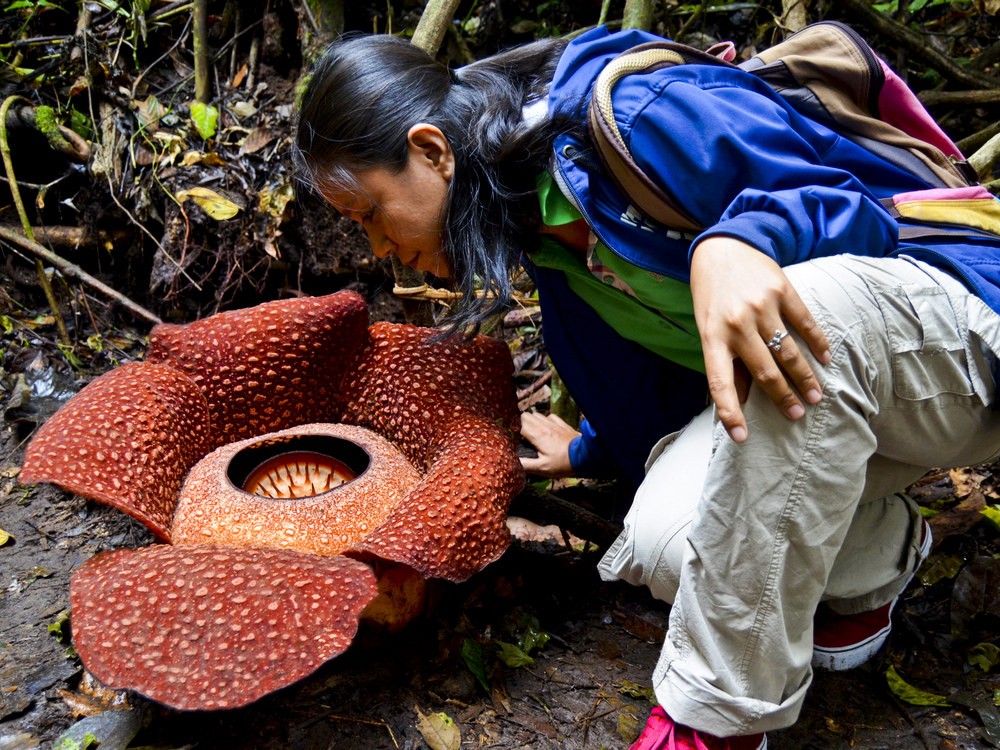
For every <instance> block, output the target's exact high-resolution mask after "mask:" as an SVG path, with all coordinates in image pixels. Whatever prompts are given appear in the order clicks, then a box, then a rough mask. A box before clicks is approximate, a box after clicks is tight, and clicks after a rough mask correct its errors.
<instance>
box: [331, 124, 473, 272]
mask: <svg viewBox="0 0 1000 750" xmlns="http://www.w3.org/2000/svg"><path fill="white" fill-rule="evenodd" d="M407 141H408V143H409V155H408V157H407V161H406V166H405V167H404V168H403V170H402V171H401V172H391V171H390V170H388V169H385V168H381V167H380V168H373V169H367V170H365V171H363V172H359V173H357V174H355V175H354V177H355V181H356V182H357V184H358V186H359V187H360V192H346V191H335V190H324V191H323V196H324V198H326V200H327V201H328V202H329V203H331V204H332V205H333V206H334V207H335V208H336V209H337V210H338V211H340V212H341V213H342V214H344V216H347V217H348V218H349V219H352V220H354V221H356V222H358V223H359V224H361V226H362V227H364V230H365V232H366V233H367V234H368V241H369V242H371V246H372V251H373V252H374V253H375V255H377V256H378V257H379V258H388V257H389V256H392V255H395V256H396V257H398V258H399V260H400V262H401V263H403V264H404V265H407V266H410V267H411V268H415V269H417V270H418V271H427V272H428V273H432V274H434V275H435V276H439V277H441V278H447V277H448V276H450V275H451V265H450V264H449V262H448V258H447V256H445V254H444V250H443V249H442V240H443V238H444V217H445V211H446V206H447V198H448V185H449V183H450V182H451V176H452V174H453V172H454V156H453V154H452V152H451V148H450V147H449V145H448V141H447V139H445V137H444V135H443V134H442V133H441V131H440V130H438V128H436V127H434V126H433V125H427V124H425V123H422V124H420V125H414V126H413V128H411V129H410V132H409V134H408V136H407Z"/></svg>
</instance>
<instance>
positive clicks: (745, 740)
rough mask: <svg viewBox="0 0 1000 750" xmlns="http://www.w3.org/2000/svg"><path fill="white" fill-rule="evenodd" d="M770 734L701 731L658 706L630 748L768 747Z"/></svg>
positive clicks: (736, 749)
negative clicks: (678, 721)
mask: <svg viewBox="0 0 1000 750" xmlns="http://www.w3.org/2000/svg"><path fill="white" fill-rule="evenodd" d="M766 748H767V735H765V734H751V735H747V736H745V737H715V736H714V735H711V734H705V733H704V732H698V731H695V730H694V729H691V728H690V727H686V726H684V725H683V724H675V723H674V720H673V719H671V718H670V717H669V716H667V712H666V711H664V710H663V709H662V708H660V707H659V706H657V707H656V708H654V709H653V711H652V713H650V714H649V719H648V720H647V721H646V728H645V729H643V730H642V734H640V735H639V739H637V740H636V741H635V742H634V743H633V744H632V747H631V749H630V750H766Z"/></svg>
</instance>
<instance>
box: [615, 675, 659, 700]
mask: <svg viewBox="0 0 1000 750" xmlns="http://www.w3.org/2000/svg"><path fill="white" fill-rule="evenodd" d="M617 688H618V692H619V693H621V694H622V695H627V696H628V697H629V698H643V699H645V700H647V701H649V702H650V703H652V704H653V705H654V706H655V705H656V693H654V692H653V687H652V685H640V684H639V683H638V682H633V681H632V680H622V681H621V683H620V684H618V685H617Z"/></svg>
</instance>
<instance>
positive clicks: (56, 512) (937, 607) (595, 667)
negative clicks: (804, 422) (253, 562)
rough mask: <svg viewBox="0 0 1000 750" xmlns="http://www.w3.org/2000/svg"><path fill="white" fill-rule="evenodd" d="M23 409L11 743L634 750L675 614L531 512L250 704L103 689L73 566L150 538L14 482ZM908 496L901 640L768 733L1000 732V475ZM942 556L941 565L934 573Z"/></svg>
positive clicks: (807, 736)
mask: <svg viewBox="0 0 1000 750" xmlns="http://www.w3.org/2000/svg"><path fill="white" fill-rule="evenodd" d="M36 401H39V402H44V399H36ZM42 405H44V404H42ZM24 411H25V410H24V409H23V408H21V407H14V406H11V404H10V401H8V402H7V403H6V408H5V412H4V416H5V419H6V421H5V423H4V425H3V432H2V435H0V529H2V530H3V532H6V533H7V534H9V535H10V539H9V541H7V542H6V543H5V544H3V545H2V546H0V573H2V580H0V750H15V749H20V748H33V747H44V748H48V747H57V746H60V747H67V748H71V747H87V745H86V744H85V743H79V742H78V743H77V744H73V743H72V742H69V743H68V744H66V743H64V744H61V745H60V744H58V743H57V740H58V739H59V738H60V736H61V735H63V733H64V732H66V731H67V730H68V729H69V728H70V727H74V725H75V727H74V728H73V729H72V730H70V732H71V733H70V735H68V736H64V737H63V738H62V739H63V740H66V739H68V738H72V737H73V736H76V737H77V740H79V739H80V738H82V737H83V736H84V734H85V731H84V730H86V731H90V732H91V733H92V734H94V735H95V736H96V737H99V738H100V739H101V740H102V741H101V743H100V744H99V745H91V746H92V747H98V748H100V749H101V750H107V749H108V748H117V747H121V748H125V747H133V748H138V747H142V748H177V749H179V748H228V749H241V748H247V749H250V748H254V749H261V750H265V749H269V748H275V749H278V748H282V749H285V750H288V749H291V750H313V748H315V749H316V750H326V749H328V748H386V749H387V750H389V749H393V748H424V747H430V748H432V750H434V748H437V747H448V745H447V744H435V743H436V742H437V740H435V739H434V736H433V733H431V734H428V731H429V730H427V729H426V727H425V728H424V729H423V732H422V731H421V725H420V719H421V714H423V715H425V716H432V715H434V714H437V713H443V714H446V715H447V716H449V717H450V718H451V719H452V720H453V721H454V722H455V724H456V726H457V728H458V730H459V732H460V736H461V747H463V748H523V747H531V748H567V749H573V748H581V749H583V748H593V749H595V750H596V749H598V748H624V747H627V746H628V744H629V743H630V742H631V741H632V740H634V739H635V737H636V735H637V733H638V732H639V729H640V728H641V726H642V724H643V723H644V721H645V718H646V715H647V714H648V712H649V709H650V708H651V705H652V704H651V703H650V692H649V679H650V675H651V672H652V669H653V666H654V665H655V663H656V659H657V656H658V653H659V644H660V643H661V642H662V639H663V635H664V629H665V626H666V622H667V616H668V612H669V608H668V607H667V606H666V605H664V604H662V603H659V602H656V601H655V600H653V599H652V598H651V597H650V596H649V594H648V592H646V591H645V590H644V589H637V588H633V587H631V586H628V585H626V584H609V583H604V582H601V581H600V580H599V579H598V576H597V574H596V572H595V563H596V561H597V559H598V556H599V554H600V551H599V550H596V549H594V547H593V546H592V545H591V546H590V548H589V550H587V549H583V550H581V549H580V545H579V544H576V545H572V546H568V545H567V544H566V543H565V542H564V541H563V537H562V535H561V534H559V533H554V532H553V531H552V529H547V530H543V531H541V532H539V531H538V530H537V529H534V528H532V527H530V526H528V527H527V531H525V530H524V528H523V527H522V526H520V525H519V526H517V528H518V535H517V537H516V538H515V541H514V543H513V545H512V546H511V548H510V550H509V551H508V552H507V553H506V554H505V555H504V556H503V557H502V558H501V559H500V560H499V561H498V562H497V563H495V564H493V565H491V566H489V567H488V568H487V569H486V570H484V571H482V572H481V573H480V574H478V575H476V576H474V577H473V578H472V579H471V580H469V581H467V582H466V583H463V584H457V585H456V584H441V585H440V586H438V587H437V588H436V593H435V596H434V597H433V599H434V604H433V606H431V607H430V608H429V609H428V611H427V612H426V613H425V615H424V616H423V617H422V618H421V619H420V620H419V621H418V622H417V623H415V624H413V625H411V626H410V627H409V628H408V629H406V630H405V631H403V632H401V633H397V634H395V635H385V634H376V633H364V632H363V633H362V637H360V638H359V639H358V640H357V641H356V643H355V644H354V645H353V646H352V647H351V649H350V650H349V651H348V652H347V653H345V654H344V655H342V656H341V657H339V658H337V659H334V660H333V661H331V662H329V663H328V664H327V665H325V666H324V667H322V668H321V669H320V670H319V671H318V672H316V673H314V674H313V675H312V676H310V677H309V678H307V679H305V680H303V681H302V682H300V683H298V684H296V685H293V686H291V687H289V688H286V689H284V690H282V691H280V692H278V693H275V694H272V695H270V696H267V697H265V698H264V699H262V700H260V701H258V702H257V703H254V704H252V705H250V706H248V707H246V708H243V709H239V710H233V711H223V712H205V713H197V712H179V711H173V710H168V709H165V708H163V707H161V706H157V705H155V704H151V703H149V702H148V701H145V700H144V699H142V698H141V697H139V696H136V695H126V694H124V693H119V694H112V696H111V698H109V697H108V696H107V695H105V694H102V693H101V691H100V690H98V689H97V688H95V686H94V685H93V684H92V683H91V682H90V681H89V680H87V679H86V676H85V672H84V670H83V669H82V667H81V665H80V663H79V660H78V659H77V658H76V657H75V654H74V653H73V652H72V650H71V648H70V642H69V637H68V636H69V634H70V631H69V628H68V627H67V626H66V625H65V624H64V623H63V620H64V618H65V613H66V610H67V608H68V606H69V600H68V588H69V587H68V582H69V576H70V573H71V571H72V570H73V569H74V568H75V567H76V566H78V565H79V564H81V563H82V562H83V561H84V560H86V559H88V558H90V557H91V556H93V555H94V554H96V553H97V552H99V551H102V550H105V549H108V548H113V547H120V546H136V545H141V544H145V543H148V542H149V541H150V539H149V535H148V533H147V532H146V530H145V529H144V528H143V527H141V526H140V525H138V524H137V523H135V522H133V521H131V520H130V519H128V518H127V517H125V516H124V515H122V514H121V513H119V512H117V511H115V510H113V509H110V508H106V507H103V506H99V505H96V504H93V503H90V502H88V501H85V500H83V499H82V498H79V497H76V496H72V495H69V494H67V493H65V492H63V491H61V490H59V489H57V488H54V487H52V486H49V485H36V486H24V485H21V484H19V483H18V481H17V478H16V475H17V470H18V467H19V466H20V465H21V458H22V451H23V446H24V442H25V437H26V431H27V429H29V428H30V425H27V426H26V423H25V420H24ZM613 490H614V488H613V486H612V488H611V490H608V489H607V488H604V489H602V488H595V490H594V492H593V493H592V494H593V496H594V497H596V498H597V500H598V502H601V501H602V499H601V498H602V497H603V498H605V499H606V500H607V502H608V503H609V504H608V506H607V508H606V512H607V513H609V514H610V512H611V511H610V508H611V506H612V505H613V504H614V502H615V498H614V494H615V493H614V491H613ZM911 491H912V493H913V494H914V495H915V496H917V497H918V498H919V499H920V501H921V502H922V503H924V504H925V505H927V506H928V507H931V508H935V509H938V510H941V513H940V514H939V515H937V516H936V517H935V518H934V519H932V522H933V523H934V525H935V534H936V540H937V541H938V542H939V544H938V546H937V548H936V550H935V553H934V554H933V555H932V557H931V558H930V559H929V561H928V563H927V564H925V567H924V569H923V573H922V576H921V578H922V580H925V581H927V582H928V583H927V584H926V585H925V584H924V583H922V582H921V580H917V581H916V582H915V583H914V584H912V585H911V587H910V589H909V590H908V592H907V594H906V596H905V597H904V598H903V600H902V601H901V604H900V606H898V607H897V609H896V611H895V615H894V620H895V629H894V632H893V635H892V638H891V639H890V644H889V646H888V647H887V648H885V649H884V650H883V652H882V653H880V654H879V656H878V657H877V658H876V659H875V660H874V661H873V662H871V663H870V664H868V665H865V666H864V667H862V668H859V669H856V670H853V671H849V672H843V673H823V672H819V673H817V674H816V676H815V680H814V683H813V686H812V688H811V690H810V692H809V695H808V698H807V700H806V704H805V708H804V711H803V714H802V717H801V719H800V721H799V722H798V724H796V725H795V726H794V727H793V728H791V729H787V730H783V731H778V732H773V733H771V735H770V737H769V742H770V744H769V747H771V748H774V749H775V750H792V749H795V750H801V749H805V748H813V749H816V750H820V749H827V748H829V749H831V750H832V749H833V748H849V747H850V748H864V749H865V750H911V749H914V750H916V749H922V750H938V749H940V750H959V749H962V750H973V749H976V748H988V747H991V746H995V745H993V744H991V742H990V741H989V738H988V736H987V735H988V733H989V732H993V738H994V741H995V738H996V737H997V732H998V727H1000V721H998V716H997V711H996V708H995V707H994V698H995V696H996V695H997V691H998V690H1000V677H997V676H996V674H995V673H990V672H989V671H985V672H984V671H983V669H982V668H980V667H976V666H972V665H970V654H974V653H979V652H985V656H984V658H986V662H985V665H986V667H987V669H989V664H990V662H989V658H988V655H989V653H990V649H989V648H985V647H982V644H981V642H982V641H991V640H995V634H996V632H997V628H996V624H997V622H998V617H997V615H998V614H1000V602H998V596H1000V595H998V593H997V590H998V586H997V584H996V581H997V573H998V571H1000V566H998V565H997V556H998V555H997V553H998V550H1000V546H998V544H997V536H998V535H997V532H996V530H995V529H994V528H993V527H992V526H991V525H990V524H989V523H985V522H983V521H982V520H981V519H982V518H983V516H982V515H981V514H979V512H978V509H979V508H981V507H982V506H983V502H984V500H985V499H986V498H990V499H992V498H994V497H995V493H994V491H993V477H992V474H991V471H990V468H989V467H979V468H978V469H976V470H971V469H968V470H963V471H955V472H942V473H940V474H937V475H932V476H929V477H927V478H926V479H925V480H924V481H923V482H921V483H920V484H919V485H918V486H915V487H914V488H912V489H911ZM554 492H555V493H556V494H559V492H560V489H559V488H558V487H555V488H554ZM608 498H610V499H608ZM938 570H940V571H943V572H942V573H940V575H941V576H942V577H941V578H940V580H937V581H935V582H933V583H930V581H932V580H934V579H935V578H937V575H938V574H936V573H935V571H938ZM61 623H62V624H61ZM525 623H532V624H534V625H535V627H536V628H537V629H538V630H540V631H542V632H544V633H547V634H548V635H549V636H550V639H549V640H548V642H547V643H546V644H545V645H544V647H542V648H540V649H538V650H536V651H534V652H533V654H532V655H533V657H534V663H533V664H530V665H526V666H520V667H510V666H504V665H503V663H502V662H501V661H499V660H495V659H493V658H492V654H493V653H494V647H495V645H496V642H497V641H500V640H514V639H515V638H516V633H517V632H518V630H519V629H523V627H524V625H525ZM957 632H961V633H962V637H961V638H958V637H957V636H956V633H957ZM469 642H472V643H475V644H478V645H479V646H480V647H482V648H483V653H485V654H486V656H487V658H486V661H485V664H486V666H487V668H488V672H489V675H488V682H487V685H486V686H488V687H489V690H488V691H487V690H486V689H485V687H486V686H484V685H482V684H480V682H479V681H478V680H477V678H476V677H475V676H474V674H473V671H472V670H470V668H469V666H468V663H467V661H466V658H464V657H463V645H465V644H468V643H469ZM977 643H980V646H981V647H980V648H979V649H978V651H977V650H976V649H973V648H972V646H973V645H975V644H977ZM971 661H975V659H971ZM890 667H892V668H894V670H895V671H896V673H897V674H899V675H900V676H901V677H902V678H903V679H904V680H906V681H907V682H908V683H909V684H910V685H913V686H919V687H920V688H922V689H924V690H927V691H931V692H933V693H936V694H938V695H941V696H947V697H948V698H949V700H948V701H945V703H946V705H944V706H941V707H927V706H915V705H912V703H911V702H908V701H912V700H914V698H913V696H911V695H908V694H907V693H905V692H901V691H900V689H899V688H897V690H896V691H893V690H891V689H890V687H889V685H888V683H887V679H886V673H887V671H888V670H889V668H890ZM994 669H995V667H994ZM901 696H902V697H901ZM112 699H113V700H112ZM83 717H90V718H83ZM80 721H83V722H85V723H82V724H75V723H76V722H80ZM139 726H141V729H138V734H136V731H137V728H138V727H139ZM114 732H118V733H120V735H119V739H117V740H116V739H115V736H116V735H115V734H114ZM133 735H134V737H133ZM122 737H124V738H123V739H122ZM439 739H440V738H439Z"/></svg>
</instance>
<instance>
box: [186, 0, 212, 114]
mask: <svg viewBox="0 0 1000 750" xmlns="http://www.w3.org/2000/svg"><path fill="white" fill-rule="evenodd" d="M191 18H192V20H193V24H192V30H191V35H192V36H193V37H194V98H195V101H199V102H201V103H202V104H208V102H209V100H210V99H211V98H212V92H211V89H210V86H209V77H208V0H194V6H193V8H192V10H191Z"/></svg>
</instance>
